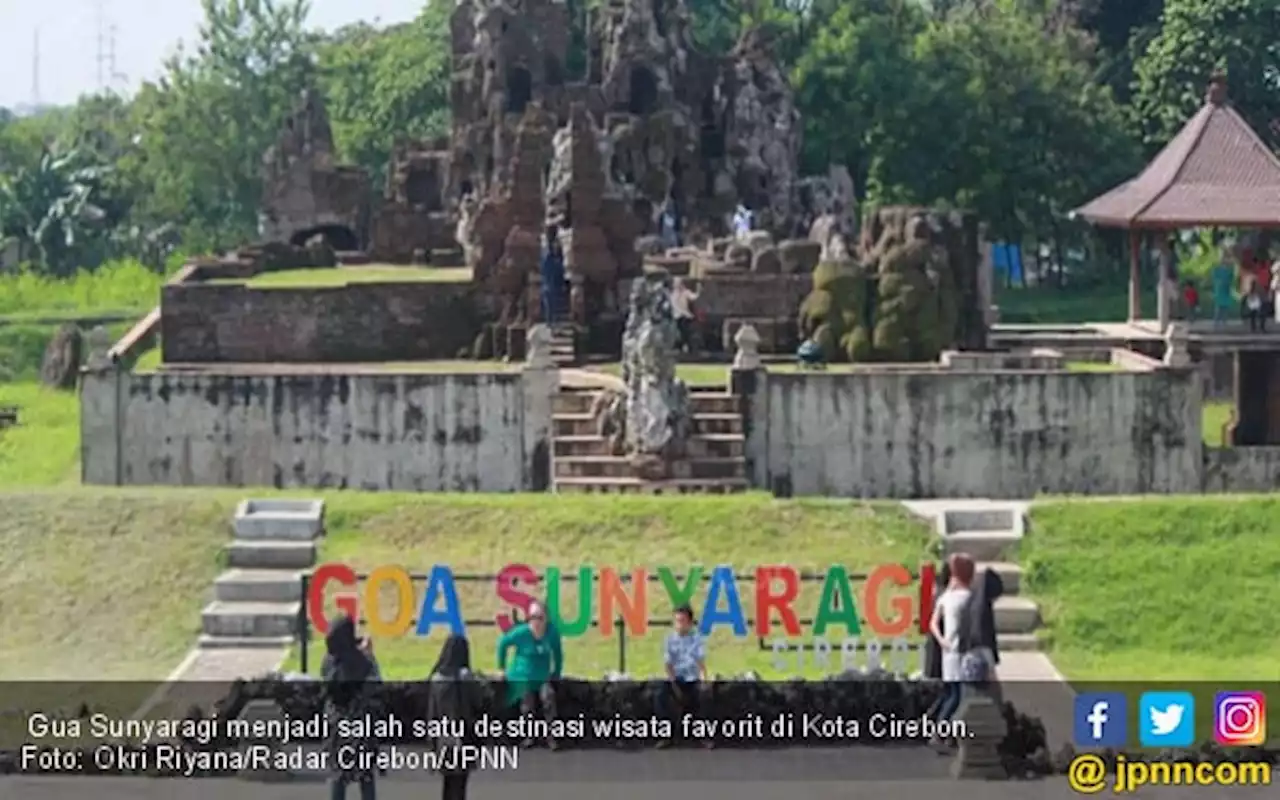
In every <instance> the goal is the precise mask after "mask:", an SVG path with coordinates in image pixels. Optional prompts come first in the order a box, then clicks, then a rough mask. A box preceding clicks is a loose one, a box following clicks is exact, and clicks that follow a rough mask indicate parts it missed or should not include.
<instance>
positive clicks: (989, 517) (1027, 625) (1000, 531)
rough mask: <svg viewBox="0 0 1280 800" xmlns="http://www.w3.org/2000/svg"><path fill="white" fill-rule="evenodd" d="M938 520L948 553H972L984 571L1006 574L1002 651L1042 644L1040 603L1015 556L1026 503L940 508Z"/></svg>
mask: <svg viewBox="0 0 1280 800" xmlns="http://www.w3.org/2000/svg"><path fill="white" fill-rule="evenodd" d="M936 524H937V530H938V534H939V535H940V536H941V537H942V540H943V549H944V552H945V553H946V554H947V555H950V554H952V553H968V554H969V555H970V556H972V557H973V559H974V560H975V561H976V562H977V565H978V571H979V572H981V571H982V569H983V568H984V567H990V568H991V569H993V570H995V571H996V573H997V574H999V575H1000V577H1001V578H1002V579H1003V580H1004V595H1003V596H1002V597H1001V598H1000V599H999V600H997V601H996V603H995V614H996V636H997V640H998V642H999V644H1000V650H1001V652H1017V651H1029V650H1039V649H1040V641H1039V639H1038V638H1037V636H1036V633H1035V631H1036V629H1037V628H1038V627H1040V609H1039V607H1038V606H1037V605H1036V603H1035V601H1033V600H1031V599H1029V598H1026V597H1023V596H1021V594H1019V592H1020V590H1021V588H1022V568H1021V567H1020V566H1018V564H1017V563H1015V560H1014V559H1016V558H1017V548H1018V544H1019V543H1020V542H1021V541H1022V536H1023V533H1024V531H1025V529H1026V511H1025V507H1024V506H1023V505H1022V504H1012V503H1010V504H1002V503H999V502H998V501H990V502H989V503H987V504H972V505H970V504H966V505H965V506H962V507H951V508H945V509H943V510H942V511H940V512H939V513H938V514H937V523H936Z"/></svg>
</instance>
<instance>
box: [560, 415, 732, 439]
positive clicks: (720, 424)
mask: <svg viewBox="0 0 1280 800" xmlns="http://www.w3.org/2000/svg"><path fill="white" fill-rule="evenodd" d="M552 424H553V425H554V426H555V427H554V435H555V436H589V435H592V434H594V433H596V419H595V417H593V416H591V415H590V414H587V413H580V414H554V415H553V416H552ZM693 431H694V433H695V434H707V433H737V434H741V433H742V415H741V414H698V413H695V414H694V415H693Z"/></svg>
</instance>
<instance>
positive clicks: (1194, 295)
mask: <svg viewBox="0 0 1280 800" xmlns="http://www.w3.org/2000/svg"><path fill="white" fill-rule="evenodd" d="M1182 302H1183V305H1185V306H1186V309H1187V319H1189V320H1195V318H1196V313H1197V311H1198V309H1199V306H1200V291H1199V290H1198V289H1196V284H1195V282H1194V281H1190V280H1188V281H1185V282H1184V283H1183V284H1182Z"/></svg>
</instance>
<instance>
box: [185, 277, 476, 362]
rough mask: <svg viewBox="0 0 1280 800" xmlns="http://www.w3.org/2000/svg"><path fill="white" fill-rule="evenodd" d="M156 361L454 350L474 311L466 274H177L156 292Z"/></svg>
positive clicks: (416, 354) (345, 357)
mask: <svg viewBox="0 0 1280 800" xmlns="http://www.w3.org/2000/svg"><path fill="white" fill-rule="evenodd" d="M160 308H161V320H160V337H161V338H160V342H161V351H162V354H163V358H164V361H165V362H166V363H207V362H212V361H222V362H232V363H258V362H272V361H275V362H308V361H328V362H339V363H342V362H361V361H412V360H419V359H427V358H455V357H457V356H458V354H459V351H461V350H463V349H464V348H467V347H469V346H470V345H471V343H472V340H473V339H474V338H475V335H476V332H477V331H478V330H479V329H480V324H481V321H482V314H481V311H480V309H479V306H478V303H477V298H476V296H475V294H474V293H473V292H472V289H471V285H470V284H458V283H423V282H418V283H367V284H349V285H347V286H336V287H324V288H281V289H274V288H273V289H257V288H249V287H246V286H243V285H229V284H228V285H220V284H178V285H169V286H165V287H164V288H163V289H162V290H161V297H160Z"/></svg>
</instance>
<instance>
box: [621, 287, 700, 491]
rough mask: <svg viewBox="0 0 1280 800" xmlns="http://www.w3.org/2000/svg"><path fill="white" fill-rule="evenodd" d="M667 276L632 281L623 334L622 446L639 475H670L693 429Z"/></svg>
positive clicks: (649, 478)
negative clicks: (679, 370)
mask: <svg viewBox="0 0 1280 800" xmlns="http://www.w3.org/2000/svg"><path fill="white" fill-rule="evenodd" d="M671 289H672V280H671V276H670V275H668V274H666V273H665V272H659V271H655V272H652V273H649V274H647V275H645V276H644V277H641V278H637V279H636V280H635V281H634V282H633V283H632V285H631V298H630V303H629V313H628V315H627V327H626V330H625V331H624V333H623V337H622V380H623V383H624V384H625V385H626V393H627V402H626V414H625V424H626V447H627V452H628V454H630V455H631V456H632V459H633V461H632V463H633V466H635V467H636V469H637V472H639V473H640V475H641V477H644V478H646V479H648V480H659V479H661V478H665V477H668V475H669V473H670V466H671V464H672V462H674V461H675V460H677V459H679V458H682V457H683V456H684V454H685V446H686V444H687V442H688V439H689V435H690V434H691V433H692V431H693V417H692V412H691V409H690V403H689V390H688V387H686V386H685V384H684V381H682V380H680V379H679V378H677V377H676V344H677V342H678V340H679V332H678V331H677V329H676V322H675V315H674V314H673V312H672V308H671Z"/></svg>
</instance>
